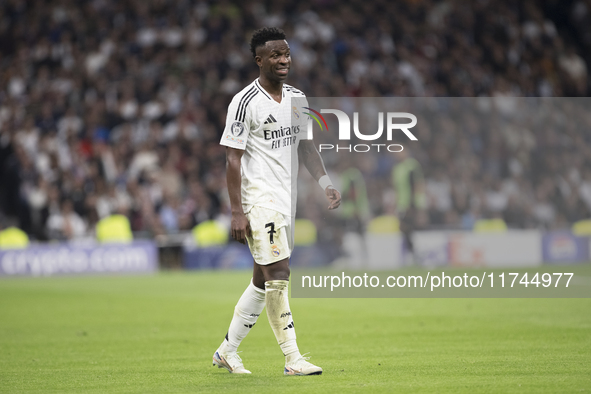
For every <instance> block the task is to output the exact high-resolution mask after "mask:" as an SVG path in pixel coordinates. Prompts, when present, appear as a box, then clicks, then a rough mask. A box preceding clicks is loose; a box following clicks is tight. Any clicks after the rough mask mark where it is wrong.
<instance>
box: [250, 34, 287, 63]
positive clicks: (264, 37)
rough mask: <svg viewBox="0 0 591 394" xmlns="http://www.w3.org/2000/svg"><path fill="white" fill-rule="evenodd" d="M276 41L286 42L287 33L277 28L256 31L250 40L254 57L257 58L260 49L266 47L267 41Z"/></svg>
mask: <svg viewBox="0 0 591 394" xmlns="http://www.w3.org/2000/svg"><path fill="white" fill-rule="evenodd" d="M275 40H285V32H284V31H283V30H281V29H279V28H277V27H263V28H262V29H258V30H256V31H255V32H254V33H253V34H252V38H251V39H250V51H251V52H252V57H256V55H257V48H258V47H260V46H263V45H265V44H266V43H267V41H275Z"/></svg>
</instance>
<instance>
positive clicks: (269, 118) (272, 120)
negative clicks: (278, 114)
mask: <svg viewBox="0 0 591 394" xmlns="http://www.w3.org/2000/svg"><path fill="white" fill-rule="evenodd" d="M271 123H277V120H276V119H275V118H274V117H273V115H269V117H267V120H265V124H271Z"/></svg>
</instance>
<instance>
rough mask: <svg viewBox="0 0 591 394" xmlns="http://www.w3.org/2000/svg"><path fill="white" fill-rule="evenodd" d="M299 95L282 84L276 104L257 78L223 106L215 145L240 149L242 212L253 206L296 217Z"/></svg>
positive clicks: (301, 122)
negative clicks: (221, 125)
mask: <svg viewBox="0 0 591 394" xmlns="http://www.w3.org/2000/svg"><path fill="white" fill-rule="evenodd" d="M296 97H297V98H300V100H297V103H298V105H297V107H296V106H295V105H292V104H293V103H292V100H291V98H296ZM302 98H305V95H304V94H303V93H302V92H300V91H299V90H297V89H295V88H294V87H292V86H289V85H285V84H284V85H283V94H282V99H281V103H278V102H277V101H275V100H273V99H272V98H271V95H270V94H269V93H267V92H266V91H265V89H263V87H262V86H261V84H260V83H259V81H258V79H256V80H255V81H254V82H252V83H251V84H250V85H248V86H247V87H246V88H244V89H243V90H242V91H241V92H239V93H238V94H237V95H235V96H234V98H233V99H232V102H231V103H230V106H229V107H228V116H227V117H226V127H225V129H224V134H223V135H222V139H221V141H220V144H222V145H225V146H229V147H231V148H236V149H243V150H244V155H243V156H242V162H241V163H242V164H241V173H242V186H241V193H242V207H243V209H244V212H245V213H247V212H248V211H250V209H251V208H252V207H253V206H255V205H257V206H261V207H265V208H269V209H273V210H275V211H277V212H280V213H282V214H284V215H290V216H294V215H295V208H296V196H297V189H296V187H297V175H298V155H297V148H298V146H299V142H300V139H301V138H302V137H303V136H304V135H305V134H306V133H305V131H306V126H307V119H305V117H304V115H303V112H304V111H305V110H303V109H302V107H305V106H307V102H306V100H305V99H304V100H302ZM302 104H304V105H302ZM306 118H307V117H306Z"/></svg>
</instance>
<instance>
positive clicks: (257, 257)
mask: <svg viewBox="0 0 591 394" xmlns="http://www.w3.org/2000/svg"><path fill="white" fill-rule="evenodd" d="M246 218H247V219H248V222H249V223H250V228H251V230H252V236H251V237H248V236H247V237H246V240H247V241H248V247H249V248H250V253H252V257H253V258H254V261H255V262H256V263H257V264H260V265H269V264H272V263H276V262H278V261H280V260H283V259H285V258H288V257H289V256H290V255H291V252H292V251H293V227H294V218H293V217H292V216H289V215H284V214H282V213H279V212H277V211H274V210H272V209H268V208H263V207H259V206H256V205H255V206H253V207H252V208H251V210H250V211H248V213H247V214H246Z"/></svg>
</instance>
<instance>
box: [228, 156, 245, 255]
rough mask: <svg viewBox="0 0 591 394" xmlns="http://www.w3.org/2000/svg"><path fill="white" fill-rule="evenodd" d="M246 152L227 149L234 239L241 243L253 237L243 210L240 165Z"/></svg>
mask: <svg viewBox="0 0 591 394" xmlns="http://www.w3.org/2000/svg"><path fill="white" fill-rule="evenodd" d="M243 154H244V150H242V149H235V148H230V147H226V181H227V183H228V194H229V195H230V206H231V208H232V238H234V239H235V240H236V241H238V242H240V243H243V244H244V243H246V236H247V235H248V236H250V235H251V229H250V224H249V223H248V219H247V218H246V215H245V214H244V210H243V209H242V194H241V185H242V174H241V172H240V163H241V160H242V155H243Z"/></svg>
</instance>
